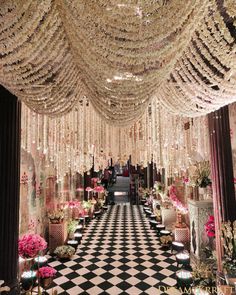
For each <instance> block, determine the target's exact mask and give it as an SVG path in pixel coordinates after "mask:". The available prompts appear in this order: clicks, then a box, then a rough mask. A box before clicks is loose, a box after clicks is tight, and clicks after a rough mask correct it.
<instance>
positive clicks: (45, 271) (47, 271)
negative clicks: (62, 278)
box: [38, 266, 56, 289]
mask: <svg viewBox="0 0 236 295" xmlns="http://www.w3.org/2000/svg"><path fill="white" fill-rule="evenodd" d="M55 274H56V270H55V269H54V268H53V267H50V266H43V267H41V268H39V270H38V277H39V284H40V286H41V287H42V288H43V289H46V288H48V287H49V286H50V285H51V284H52V280H53V278H54V277H55Z"/></svg>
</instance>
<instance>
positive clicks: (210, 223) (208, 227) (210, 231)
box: [205, 215, 215, 238]
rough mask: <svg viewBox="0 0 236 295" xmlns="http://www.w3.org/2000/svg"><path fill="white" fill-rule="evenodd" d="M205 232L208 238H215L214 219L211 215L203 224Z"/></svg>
mask: <svg viewBox="0 0 236 295" xmlns="http://www.w3.org/2000/svg"><path fill="white" fill-rule="evenodd" d="M205 232H206V234H207V236H208V237H209V238H214V237H215V219H214V216H212V215H210V216H209V218H208V220H207V223H206V224H205Z"/></svg>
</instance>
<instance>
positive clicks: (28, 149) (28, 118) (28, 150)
mask: <svg viewBox="0 0 236 295" xmlns="http://www.w3.org/2000/svg"><path fill="white" fill-rule="evenodd" d="M27 109H28V110H27V130H28V132H27V148H26V149H27V152H28V153H31V126H32V125H31V124H32V122H31V110H30V109H29V108H27Z"/></svg>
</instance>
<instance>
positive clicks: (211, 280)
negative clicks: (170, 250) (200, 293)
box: [192, 262, 216, 288]
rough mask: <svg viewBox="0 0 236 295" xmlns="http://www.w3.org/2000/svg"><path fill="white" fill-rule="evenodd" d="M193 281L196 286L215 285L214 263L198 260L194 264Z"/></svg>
mask: <svg viewBox="0 0 236 295" xmlns="http://www.w3.org/2000/svg"><path fill="white" fill-rule="evenodd" d="M192 268H193V272H192V275H193V281H194V286H195V287H202V288H206V287H214V286H215V284H216V274H215V272H214V264H207V263H204V262H197V263H194V265H193V267H192Z"/></svg>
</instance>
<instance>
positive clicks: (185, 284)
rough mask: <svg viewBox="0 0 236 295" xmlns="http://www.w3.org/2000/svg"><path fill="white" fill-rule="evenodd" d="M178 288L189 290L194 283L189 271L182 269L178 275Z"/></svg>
mask: <svg viewBox="0 0 236 295" xmlns="http://www.w3.org/2000/svg"><path fill="white" fill-rule="evenodd" d="M176 278H177V286H178V288H189V287H190V286H191V285H192V283H193V276H192V273H191V272H190V271H189V270H185V269H181V270H178V271H177V273H176Z"/></svg>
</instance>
